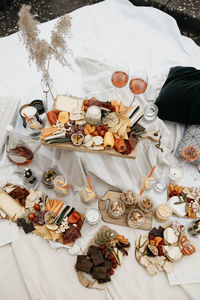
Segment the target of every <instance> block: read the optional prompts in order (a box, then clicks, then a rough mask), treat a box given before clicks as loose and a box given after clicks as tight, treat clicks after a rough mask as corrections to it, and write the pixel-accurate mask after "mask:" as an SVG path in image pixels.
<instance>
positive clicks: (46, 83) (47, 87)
mask: <svg viewBox="0 0 200 300" xmlns="http://www.w3.org/2000/svg"><path fill="white" fill-rule="evenodd" d="M41 86H42V91H43V103H44V110H45V111H48V110H49V102H50V97H52V98H53V101H54V96H53V94H52V86H53V80H52V78H51V77H50V76H49V75H43V76H42V79H41Z"/></svg>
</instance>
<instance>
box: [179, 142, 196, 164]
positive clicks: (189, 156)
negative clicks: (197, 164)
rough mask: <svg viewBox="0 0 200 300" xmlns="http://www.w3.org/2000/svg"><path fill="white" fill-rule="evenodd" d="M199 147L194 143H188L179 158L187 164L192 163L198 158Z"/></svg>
mask: <svg viewBox="0 0 200 300" xmlns="http://www.w3.org/2000/svg"><path fill="white" fill-rule="evenodd" d="M199 148H200V145H199V144H197V143H196V142H190V143H188V144H187V145H186V146H185V147H184V148H183V150H182V153H181V156H182V158H183V160H185V161H187V162H193V161H195V160H197V158H198V157H199Z"/></svg>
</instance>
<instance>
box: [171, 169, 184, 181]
mask: <svg viewBox="0 0 200 300" xmlns="http://www.w3.org/2000/svg"><path fill="white" fill-rule="evenodd" d="M182 177H183V168H182V167H181V166H172V167H170V169H169V178H170V179H171V180H173V181H178V180H180V179H181V178H182Z"/></svg>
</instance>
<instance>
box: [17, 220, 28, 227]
mask: <svg viewBox="0 0 200 300" xmlns="http://www.w3.org/2000/svg"><path fill="white" fill-rule="evenodd" d="M25 224H26V220H25V219H24V218H18V219H17V226H24V225H25Z"/></svg>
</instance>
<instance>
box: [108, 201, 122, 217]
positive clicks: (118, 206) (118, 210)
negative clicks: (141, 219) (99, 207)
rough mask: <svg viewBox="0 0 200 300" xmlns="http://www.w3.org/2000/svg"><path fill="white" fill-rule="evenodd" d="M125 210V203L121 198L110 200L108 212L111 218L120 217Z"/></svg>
mask: <svg viewBox="0 0 200 300" xmlns="http://www.w3.org/2000/svg"><path fill="white" fill-rule="evenodd" d="M124 212H125V204H124V203H123V202H122V201H121V200H112V201H110V205H109V210H108V214H109V216H110V217H111V218H115V219H117V218H120V217H121V216H122V215H123V213H124Z"/></svg>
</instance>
